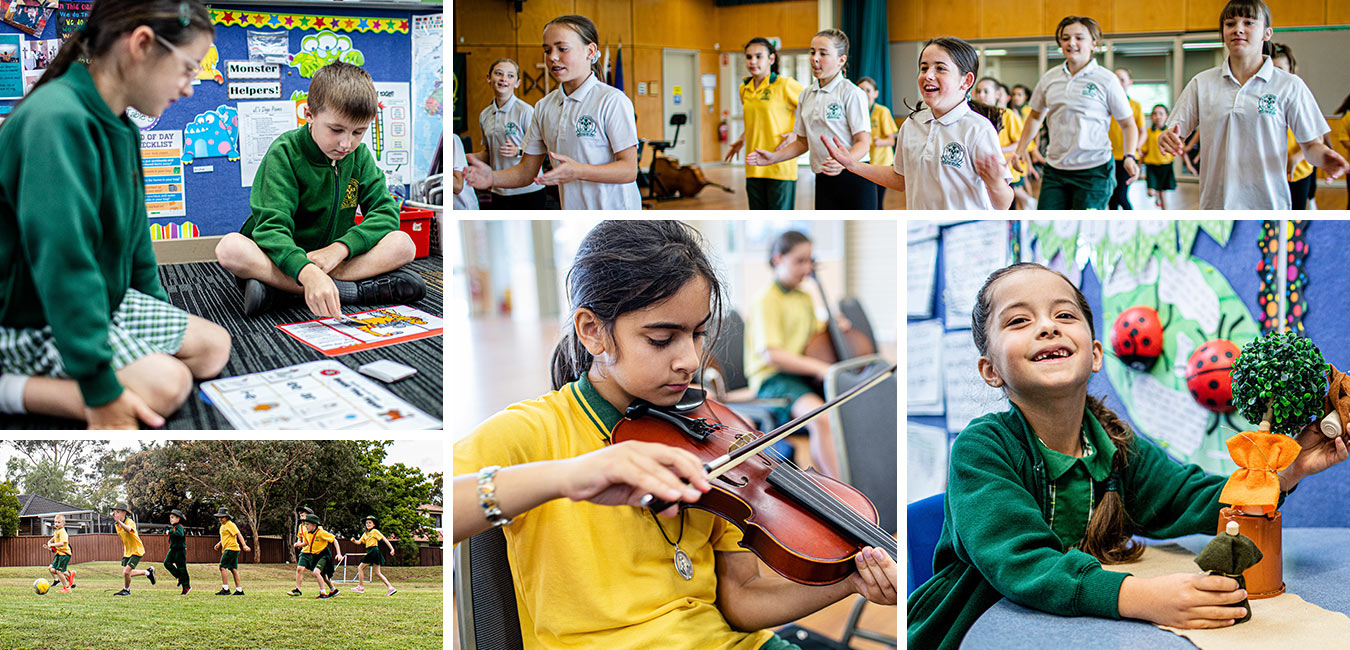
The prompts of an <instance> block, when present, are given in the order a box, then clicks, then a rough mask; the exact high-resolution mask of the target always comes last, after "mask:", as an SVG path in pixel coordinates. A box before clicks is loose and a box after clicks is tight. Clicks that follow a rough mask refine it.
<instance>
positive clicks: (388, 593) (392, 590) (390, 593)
mask: <svg viewBox="0 0 1350 650" xmlns="http://www.w3.org/2000/svg"><path fill="white" fill-rule="evenodd" d="M396 593H398V590H397V589H395V588H393V587H390V588H389V591H386V592H384V595H386V596H392V595H394V594H396Z"/></svg>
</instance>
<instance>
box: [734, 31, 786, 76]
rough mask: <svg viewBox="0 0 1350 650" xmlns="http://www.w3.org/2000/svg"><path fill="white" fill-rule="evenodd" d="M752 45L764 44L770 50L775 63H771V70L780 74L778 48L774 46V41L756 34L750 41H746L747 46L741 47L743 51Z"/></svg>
mask: <svg viewBox="0 0 1350 650" xmlns="http://www.w3.org/2000/svg"><path fill="white" fill-rule="evenodd" d="M751 45H763V46H764V49H767V50H768V51H769V56H771V57H773V63H770V64H769V72H771V73H773V74H778V49H777V48H775V47H774V46H773V42H772V41H770V40H769V39H767V38H764V37H762V36H756V37H754V38H752V39H750V42H749V43H746V44H745V47H743V48H741V49H742V50H743V51H744V50H748V49H750V46H751Z"/></svg>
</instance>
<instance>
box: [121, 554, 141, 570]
mask: <svg viewBox="0 0 1350 650" xmlns="http://www.w3.org/2000/svg"><path fill="white" fill-rule="evenodd" d="M140 563H141V556H139V555H128V556H126V557H124V558H122V566H127V567H131V568H133V569H134V568H136V565H137V564H140Z"/></svg>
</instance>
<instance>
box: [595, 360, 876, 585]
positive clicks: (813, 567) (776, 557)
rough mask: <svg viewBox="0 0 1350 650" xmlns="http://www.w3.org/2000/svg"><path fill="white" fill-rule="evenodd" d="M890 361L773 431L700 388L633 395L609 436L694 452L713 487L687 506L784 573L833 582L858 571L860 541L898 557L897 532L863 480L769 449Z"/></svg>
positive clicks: (659, 505) (660, 505)
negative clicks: (836, 475) (667, 395)
mask: <svg viewBox="0 0 1350 650" xmlns="http://www.w3.org/2000/svg"><path fill="white" fill-rule="evenodd" d="M894 371H895V366H891V367H890V369H889V370H883V371H881V372H879V373H877V375H876V376H874V377H873V378H872V379H871V380H869V381H867V382H863V383H860V384H858V385H857V386H855V387H853V388H852V389H850V390H849V391H847V392H845V393H843V394H842V395H840V396H839V397H837V398H835V399H834V400H832V401H831V402H830V403H827V404H825V405H823V406H821V407H819V408H817V409H815V410H813V411H812V412H811V413H807V414H806V415H804V416H802V417H799V418H797V419H795V420H793V421H792V422H789V423H787V424H785V425H783V426H781V427H779V428H777V429H774V430H773V431H771V432H768V433H762V432H760V431H757V430H755V428H754V427H753V426H751V425H750V424H749V423H747V422H746V421H745V420H744V419H743V418H741V417H740V416H739V415H737V414H736V413H735V412H733V411H732V410H731V409H730V408H728V407H727V406H726V405H724V404H722V403H720V402H717V401H715V400H712V399H707V398H706V397H702V398H701V399H698V400H697V402H696V403H693V404H681V405H676V406H675V407H670V408H661V407H657V406H655V405H652V404H650V403H648V402H645V401H642V400H637V401H635V402H634V403H633V404H632V405H630V406H629V407H628V409H626V411H625V414H624V419H623V420H620V421H619V424H618V425H616V426H615V428H614V431H613V432H612V434H611V438H612V439H613V440H614V442H615V443H619V442H624V441H627V440H639V441H643V442H655V443H660V444H664V445H670V446H672V447H679V448H681V449H684V450H686V451H689V452H691V453H693V454H694V455H695V456H698V457H699V459H700V460H701V461H703V463H704V469H705V470H707V471H708V476H709V479H710V481H711V483H712V489H711V490H709V491H708V492H707V493H705V494H704V495H703V497H702V498H700V499H699V500H698V501H697V502H695V503H692V504H691V503H681V504H680V506H681V507H682V508H684V507H688V508H698V509H701V510H707V511H708V512H711V513H713V514H714V515H717V516H719V517H721V518H723V519H725V520H727V521H729V522H731V523H732V524H734V525H735V526H736V527H737V528H739V529H740V531H741V533H742V539H741V542H740V545H741V547H742V548H745V549H747V550H749V551H752V552H753V553H754V554H755V555H757V556H759V558H760V559H761V560H763V561H764V563H765V564H767V565H769V567H770V568H772V569H773V570H774V571H776V572H778V574H779V575H781V576H783V577H784V578H787V579H789V580H792V581H793V582H797V583H801V584H805V585H829V584H834V583H836V582H839V581H840V580H843V579H844V578H847V577H848V576H849V575H850V574H852V573H853V572H854V570H855V563H854V559H853V558H854V556H855V555H857V554H858V553H859V552H860V551H861V550H862V548H863V547H864V546H871V547H875V548H880V549H882V550H885V551H886V552H887V553H888V554H889V555H890V557H891V558H892V559H894V558H896V557H898V556H897V553H898V550H899V545H898V543H897V541H896V539H895V538H894V537H893V536H892V535H891V534H890V533H888V532H886V531H885V530H882V529H881V528H880V527H879V526H878V525H877V522H878V518H877V509H876V506H874V505H873V504H872V502H871V500H869V499H868V498H867V496H866V495H864V494H863V493H862V492H860V491H859V490H858V489H857V488H855V487H853V486H851V485H848V484H847V483H843V482H840V481H837V480H835V479H832V478H829V477H827V476H825V475H823V474H820V473H817V472H816V471H814V470H810V469H806V470H803V469H800V468H798V467H796V466H794V465H792V464H791V463H788V462H786V461H785V460H782V459H781V457H778V458H775V457H773V456H771V455H769V454H768V453H765V452H766V450H767V449H768V448H769V446H771V445H772V444H773V443H775V442H777V441H778V440H781V439H782V438H784V437H786V436H787V435H788V434H790V433H792V432H793V431H795V430H797V429H799V428H801V427H802V426H804V425H805V424H806V423H807V422H808V421H810V419H812V418H814V417H816V416H818V415H820V414H822V413H824V412H825V411H826V410H828V409H830V408H833V407H835V406H838V405H840V404H843V403H844V402H846V401H848V399H851V398H852V397H853V396H855V395H857V394H860V393H861V392H862V391H864V390H866V389H867V388H870V387H871V386H875V385H877V384H879V383H880V382H881V381H882V380H883V379H885V378H886V377H888V376H890V374H892V373H893V372H894ZM689 392H697V393H702V391H698V390H697V389H691V390H690V391H689ZM644 504H645V505H647V507H648V508H650V509H651V510H652V511H653V512H661V511H662V510H665V509H666V508H668V507H670V505H671V503H667V502H663V501H661V500H659V499H655V498H652V497H651V495H648V497H647V499H645V500H644Z"/></svg>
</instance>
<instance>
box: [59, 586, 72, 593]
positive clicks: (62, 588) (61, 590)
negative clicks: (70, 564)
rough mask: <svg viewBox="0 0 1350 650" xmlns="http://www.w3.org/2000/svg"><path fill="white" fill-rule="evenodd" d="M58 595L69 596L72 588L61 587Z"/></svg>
mask: <svg viewBox="0 0 1350 650" xmlns="http://www.w3.org/2000/svg"><path fill="white" fill-rule="evenodd" d="M56 593H58V594H68V593H70V588H69V587H61V588H60V589H58V590H57V592H56Z"/></svg>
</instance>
